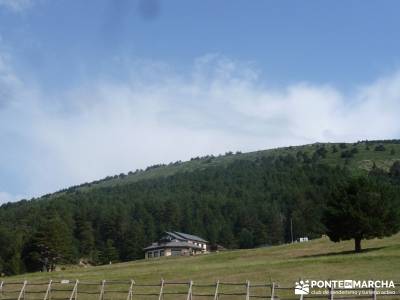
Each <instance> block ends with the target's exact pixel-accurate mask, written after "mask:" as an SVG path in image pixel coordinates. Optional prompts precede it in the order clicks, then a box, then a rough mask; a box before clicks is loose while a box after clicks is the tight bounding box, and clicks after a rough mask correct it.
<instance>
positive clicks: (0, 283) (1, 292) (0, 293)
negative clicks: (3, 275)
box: [0, 281, 4, 296]
mask: <svg viewBox="0 0 400 300" xmlns="http://www.w3.org/2000/svg"><path fill="white" fill-rule="evenodd" d="M3 284H4V281H1V282H0V296H3Z"/></svg>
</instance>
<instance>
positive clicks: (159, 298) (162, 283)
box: [158, 279, 164, 300]
mask: <svg viewBox="0 0 400 300" xmlns="http://www.w3.org/2000/svg"><path fill="white" fill-rule="evenodd" d="M163 299H164V279H161V284H160V295H159V296H158V300H163Z"/></svg>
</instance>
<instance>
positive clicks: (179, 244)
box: [143, 241, 202, 251]
mask: <svg viewBox="0 0 400 300" xmlns="http://www.w3.org/2000/svg"><path fill="white" fill-rule="evenodd" d="M161 248H192V249H195V250H202V248H201V247H199V246H196V245H194V244H190V243H188V242H176V241H171V242H168V243H157V244H154V245H151V246H148V247H146V248H144V249H143V250H145V251H148V250H155V249H161Z"/></svg>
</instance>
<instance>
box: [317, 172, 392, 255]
mask: <svg viewBox="0 0 400 300" xmlns="http://www.w3.org/2000/svg"><path fill="white" fill-rule="evenodd" d="M399 203H400V195H399V193H398V191H396V190H395V189H394V188H392V187H391V186H389V185H387V184H384V183H382V182H379V181H376V180H374V179H367V178H363V177H362V178H355V179H351V180H350V182H349V183H347V184H345V185H344V186H343V187H341V188H340V189H339V190H338V191H337V192H336V194H335V196H334V197H332V199H330V200H329V201H328V205H327V210H326V212H325V216H324V222H325V226H326V228H327V235H328V236H329V238H330V239H331V240H332V241H334V242H339V241H341V240H349V239H354V241H355V251H356V252H360V251H361V241H362V240H363V239H371V238H375V237H378V238H382V237H385V236H390V235H392V234H394V233H396V232H397V231H398V230H399V228H400V215H399V212H400V210H399V207H398V205H399Z"/></svg>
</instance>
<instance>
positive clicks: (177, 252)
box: [171, 249, 181, 256]
mask: <svg viewBox="0 0 400 300" xmlns="http://www.w3.org/2000/svg"><path fill="white" fill-rule="evenodd" d="M171 255H172V256H180V255H181V249H172V250H171Z"/></svg>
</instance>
